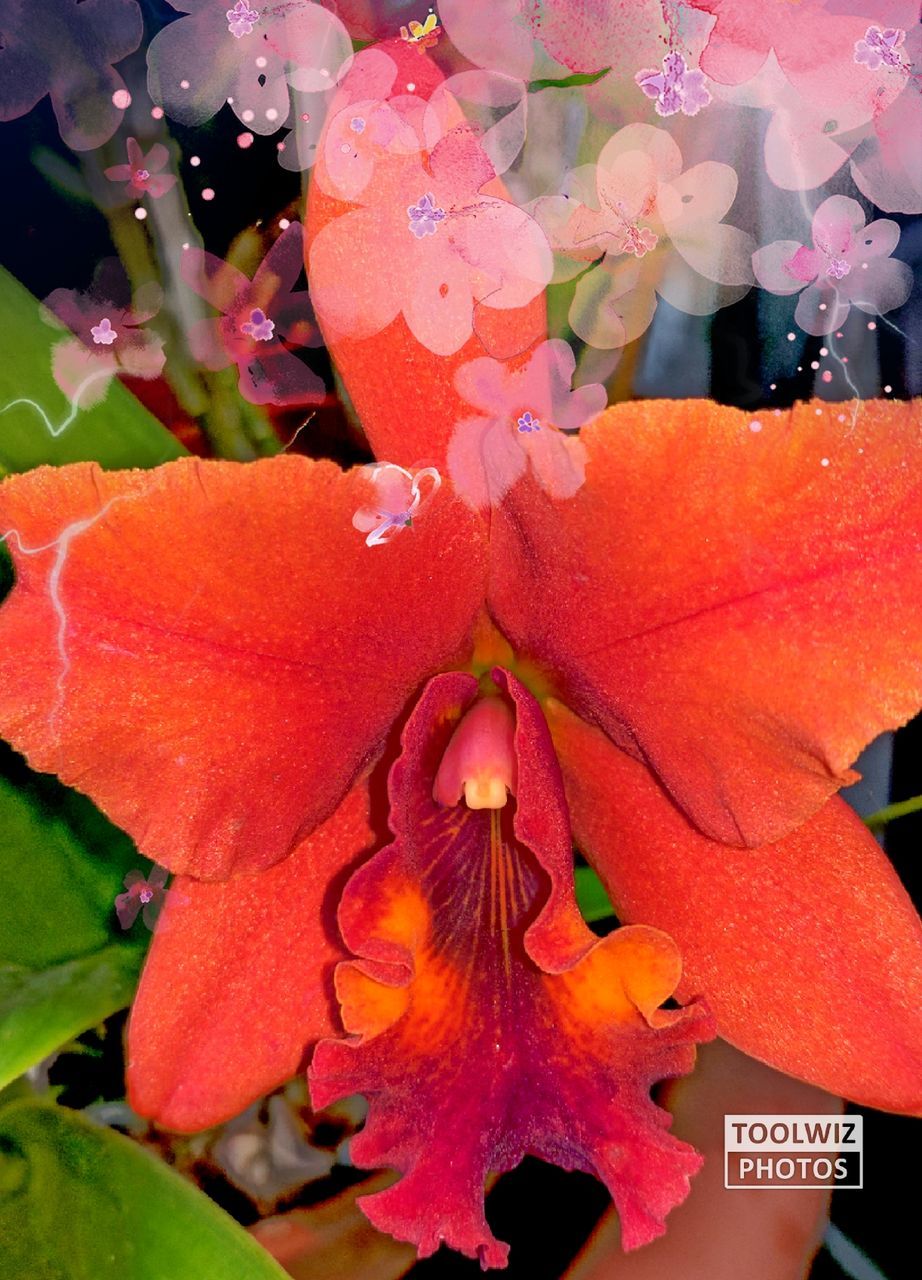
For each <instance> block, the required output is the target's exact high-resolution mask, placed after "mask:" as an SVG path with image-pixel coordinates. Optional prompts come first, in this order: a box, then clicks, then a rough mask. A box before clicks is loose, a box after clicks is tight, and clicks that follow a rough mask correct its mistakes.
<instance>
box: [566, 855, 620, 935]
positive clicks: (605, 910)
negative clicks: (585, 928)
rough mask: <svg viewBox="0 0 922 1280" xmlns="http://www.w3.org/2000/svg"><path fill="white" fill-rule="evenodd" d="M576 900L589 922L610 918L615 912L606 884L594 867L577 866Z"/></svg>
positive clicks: (583, 915)
mask: <svg viewBox="0 0 922 1280" xmlns="http://www.w3.org/2000/svg"><path fill="white" fill-rule="evenodd" d="M575 874H576V901H577V903H578V905H579V909H580V912H581V913H582V917H583V919H584V920H585V921H586V922H587V924H594V923H595V921H597V920H608V919H610V918H611V917H612V916H613V915H614V914H615V912H614V909H613V907H612V905H611V902H610V901H609V897H608V894H607V893H606V892H605V886H604V885H603V884H602V881H601V880H600V879H599V877H598V876H597V875H596V873H595V872H594V871H593V870H592V867H577V868H576V872H575Z"/></svg>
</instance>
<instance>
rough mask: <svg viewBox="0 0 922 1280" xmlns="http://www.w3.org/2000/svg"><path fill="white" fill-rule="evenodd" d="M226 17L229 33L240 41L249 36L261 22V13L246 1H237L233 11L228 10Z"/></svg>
mask: <svg viewBox="0 0 922 1280" xmlns="http://www.w3.org/2000/svg"><path fill="white" fill-rule="evenodd" d="M226 17H227V29H228V31H229V32H230V33H231V35H232V36H236V38H237V39H238V40H239V39H241V37H242V36H248V35H249V34H250V32H251V31H252V30H253V28H254V27H255V26H256V24H257V22H258V21H259V13H258V12H257V10H256V9H251V8H250V6H249V5H248V4H247V2H246V0H237V3H236V4H235V5H234V7H233V9H228V11H227V14H226Z"/></svg>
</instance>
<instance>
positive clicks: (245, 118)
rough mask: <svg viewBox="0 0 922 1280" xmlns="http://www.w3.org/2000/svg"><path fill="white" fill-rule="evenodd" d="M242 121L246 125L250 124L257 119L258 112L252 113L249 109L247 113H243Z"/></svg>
mask: <svg viewBox="0 0 922 1280" xmlns="http://www.w3.org/2000/svg"><path fill="white" fill-rule="evenodd" d="M240 119H241V120H242V121H243V123H244V124H249V123H250V121H251V120H255V119H256V112H255V111H251V110H250V109H249V107H247V109H246V111H243V112H241V115H240Z"/></svg>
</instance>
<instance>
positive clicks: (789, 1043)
mask: <svg viewBox="0 0 922 1280" xmlns="http://www.w3.org/2000/svg"><path fill="white" fill-rule="evenodd" d="M547 711H548V716H549V720H550V723H551V728H552V732H553V734H554V742H555V745H556V747H557V751H558V756H559V758H560V761H561V765H562V767H563V770H564V781H565V785H566V790H567V799H568V802H569V805H570V813H571V817H572V821H573V831H574V835H575V837H576V841H577V843H578V845H579V846H580V848H582V849H583V850H584V851H585V853H586V855H587V857H589V858H590V859H591V861H592V863H593V865H594V866H595V868H596V870H597V871H598V873H599V875H600V876H601V878H602V880H603V881H604V882H605V885H606V888H607V889H608V891H609V893H610V895H611V899H612V902H613V904H614V906H615V910H616V911H617V913H618V915H619V916H620V918H621V919H623V920H637V921H642V922H643V923H645V924H650V925H654V926H655V927H656V928H658V929H663V930H665V931H666V932H667V933H668V934H670V935H671V936H672V937H673V938H674V939H675V941H676V943H677V944H678V947H679V949H680V951H681V953H682V960H683V965H684V976H683V979H682V983H681V985H680V987H679V993H680V995H681V996H682V997H683V998H687V997H688V996H689V995H692V994H695V995H699V994H700V995H703V996H704V997H705V998H706V1000H707V1002H708V1004H709V1005H710V1007H711V1008H712V1009H713V1011H714V1013H715V1015H716V1017H717V1026H718V1031H719V1034H720V1035H722V1036H723V1037H724V1038H725V1039H727V1040H730V1041H731V1042H732V1043H733V1044H735V1045H736V1046H737V1047H738V1048H740V1049H743V1050H744V1051H745V1052H746V1053H749V1054H752V1056H753V1057H756V1058H761V1059H762V1060H763V1061H765V1062H768V1063H770V1064H771V1065H772V1066H775V1067H778V1068H780V1069H781V1070H782V1071H788V1072H790V1073H791V1074H792V1075H795V1076H800V1077H802V1078H803V1079H805V1080H808V1081H811V1082H812V1083H814V1084H816V1085H819V1086H820V1087H821V1088H824V1089H828V1090H829V1091H830V1092H831V1093H836V1094H841V1095H843V1096H845V1097H848V1098H853V1099H854V1100H855V1101H856V1102H860V1103H863V1104H865V1105H867V1106H872V1107H880V1108H882V1109H883V1110H888V1111H906V1112H911V1113H915V1112H918V1111H922V924H920V921H919V918H918V916H917V914H916V911H915V908H914V907H913V905H912V902H911V901H910V899H909V897H908V895H907V894H906V892H905V890H904V889H903V887H902V885H901V884H900V882H899V880H898V879H897V877H896V874H895V873H894V871H893V869H892V867H891V866H890V863H889V862H888V861H887V858H886V857H885V856H884V854H883V852H882V851H881V849H880V847H879V846H878V845H877V843H876V841H875V840H874V838H873V837H872V836H871V835H870V833H869V832H868V830H867V829H866V828H865V826H864V824H863V823H862V822H861V821H860V819H859V818H857V817H856V816H855V814H854V813H853V812H852V810H851V809H849V807H848V806H847V805H846V804H845V802H844V801H843V800H840V799H839V798H838V797H836V798H834V799H832V800H830V801H828V803H827V804H826V805H825V806H824V807H823V808H822V809H820V810H819V812H818V813H817V814H815V815H814V817H812V818H811V819H810V820H809V821H808V822H806V823H804V824H803V826H801V827H798V828H797V829H796V830H795V831H793V832H791V834H790V835H788V836H786V837H785V838H784V839H783V840H780V841H778V842H777V843H776V844H768V845H763V846H761V847H760V848H758V849H740V848H736V847H732V846H727V845H723V844H720V843H718V842H716V841H713V840H709V839H708V838H707V837H706V836H703V835H702V834H701V833H700V832H699V831H698V830H697V829H696V828H695V827H694V826H693V825H692V824H691V823H690V822H689V821H688V820H687V818H686V817H685V816H684V814H683V813H682V812H681V810H679V809H678V808H676V806H675V805H674V804H672V802H671V801H670V800H669V798H668V796H666V795H665V793H664V792H663V790H662V789H661V787H660V786H659V785H658V783H657V782H656V779H655V778H654V777H653V775H652V774H651V773H650V771H649V770H648V769H647V768H646V766H645V765H643V764H640V763H638V762H637V761H636V760H633V759H631V758H630V757H629V756H628V755H626V754H625V753H624V752H622V751H619V750H618V748H617V747H614V746H612V744H611V743H610V742H609V741H608V739H607V738H606V737H605V736H604V734H602V733H600V732H599V731H598V730H597V729H593V728H590V727H589V726H588V725H586V724H584V723H583V722H582V721H580V720H578V719H577V718H576V717H575V716H574V715H572V714H571V713H570V712H568V711H566V709H565V708H563V707H561V706H560V705H559V704H555V703H554V702H553V701H552V702H551V703H550V704H549V705H548V708H547Z"/></svg>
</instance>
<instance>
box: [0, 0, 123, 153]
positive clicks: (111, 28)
mask: <svg viewBox="0 0 922 1280" xmlns="http://www.w3.org/2000/svg"><path fill="white" fill-rule="evenodd" d="M0 31H2V37H3V38H2V40H0V121H4V120H16V119H17V118H18V117H19V116H23V115H25V114H26V113H27V112H28V111H31V110H32V108H33V107H34V106H35V105H36V104H37V103H39V102H40V101H41V100H42V98H44V97H45V95H46V94H49V95H50V97H51V105H52V107H53V108H54V114H55V118H56V119H57V122H58V128H59V129H60V131H61V137H62V138H63V139H64V141H65V142H66V143H67V145H68V146H69V147H72V148H73V149H74V150H76V151H88V150H92V149H93V148H94V147H100V146H102V144H103V143H104V142H108V141H109V139H110V138H111V137H112V135H113V134H114V133H115V131H116V129H117V128H118V127H119V125H120V123H121V121H122V117H123V116H124V114H125V113H124V109H123V108H122V107H118V106H116V102H117V101H119V98H118V96H117V95H119V94H120V93H124V92H125V81H124V80H123V79H122V77H121V76H120V75H119V73H118V72H117V71H116V70H115V68H114V64H115V63H116V62H120V61H121V60H122V59H123V58H126V57H127V56H128V55H129V54H130V53H134V51H135V49H137V47H138V45H139V44H140V43H141V37H142V35H143V31H144V25H143V22H142V18H141V10H140V8H139V7H138V4H137V0H94V3H92V4H75V3H74V0H42V2H41V4H40V5H39V4H36V3H35V2H34V0H3V3H2V5H0Z"/></svg>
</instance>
